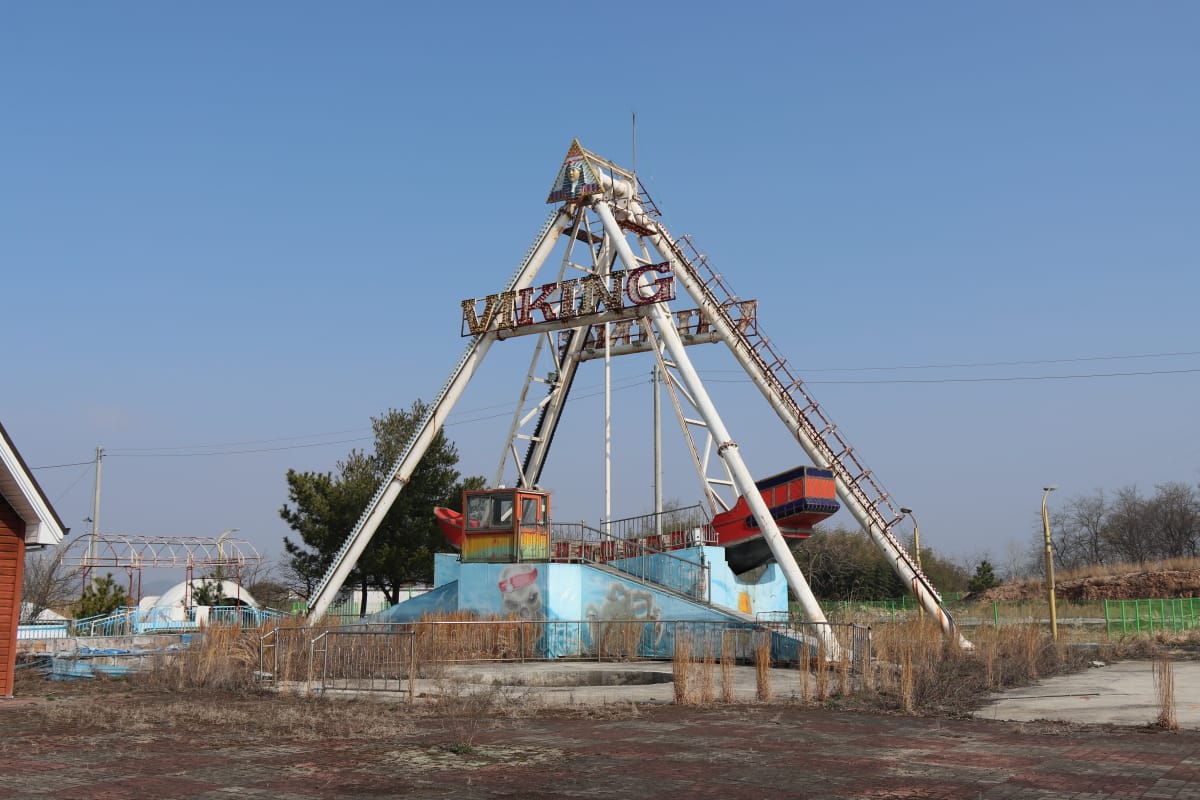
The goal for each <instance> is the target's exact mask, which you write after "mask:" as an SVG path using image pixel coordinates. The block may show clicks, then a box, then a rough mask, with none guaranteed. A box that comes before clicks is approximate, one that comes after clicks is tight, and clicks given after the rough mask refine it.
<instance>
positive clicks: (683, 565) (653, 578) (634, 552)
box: [551, 523, 712, 606]
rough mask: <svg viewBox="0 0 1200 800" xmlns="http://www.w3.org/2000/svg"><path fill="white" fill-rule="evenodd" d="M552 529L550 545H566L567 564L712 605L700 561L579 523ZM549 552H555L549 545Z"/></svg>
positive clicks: (706, 571)
mask: <svg viewBox="0 0 1200 800" xmlns="http://www.w3.org/2000/svg"><path fill="white" fill-rule="evenodd" d="M553 530H554V532H555V533H554V534H553V540H554V542H565V543H566V544H567V548H566V549H567V554H566V556H565V557H564V558H565V559H566V560H568V561H577V562H579V563H582V564H588V565H591V566H594V567H600V568H604V569H608V570H611V571H613V572H615V573H619V574H620V575H622V576H624V577H628V578H630V579H632V580H634V581H637V582H638V583H641V584H642V585H644V586H652V587H654V588H656V589H661V590H663V591H666V592H669V593H671V594H674V595H677V596H679V597H684V598H687V599H688V600H691V601H693V602H697V603H703V604H704V605H709V606H710V605H712V600H711V594H710V589H711V581H710V576H711V573H712V569H711V567H710V565H709V564H706V563H704V561H703V559H702V560H700V561H691V560H689V559H686V558H682V557H680V556H677V555H674V554H673V553H668V552H664V551H662V550H658V549H656V548H653V547H649V546H647V545H646V544H645V542H643V541H641V540H639V539H620V538H613V537H611V536H607V535H605V534H604V533H602V532H601V531H598V530H596V529H595V528H592V527H590V526H588V525H585V524H583V523H566V524H563V523H555V524H554V526H553ZM551 552H555V548H554V546H553V542H552V543H551ZM655 556H657V557H658V558H657V561H654V559H653V557H655ZM655 564H657V566H655Z"/></svg>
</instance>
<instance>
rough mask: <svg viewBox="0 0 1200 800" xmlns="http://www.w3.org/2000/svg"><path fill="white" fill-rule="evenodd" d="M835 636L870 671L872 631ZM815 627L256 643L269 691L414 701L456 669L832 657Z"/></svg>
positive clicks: (466, 631)
mask: <svg viewBox="0 0 1200 800" xmlns="http://www.w3.org/2000/svg"><path fill="white" fill-rule="evenodd" d="M823 624H824V625H825V626H828V627H829V628H830V629H832V632H833V634H834V636H835V638H836V639H837V641H838V642H839V644H840V649H841V653H842V655H843V656H844V657H845V658H846V659H847V661H848V663H847V669H848V671H850V672H853V673H856V674H863V673H865V672H866V671H867V670H868V669H869V668H870V663H871V634H870V629H869V628H866V627H864V626H861V625H851V624H837V623H823ZM816 627H817V626H816V624H815V623H804V622H798V621H796V620H793V619H790V618H788V616H787V615H780V616H779V617H776V618H771V619H763V620H760V621H758V622H731V621H696V620H649V621H646V620H628V619H613V620H600V619H589V620H546V621H531V620H472V621H438V622H433V621H422V622H413V623H396V624H378V623H375V624H362V625H350V626H343V627H339V628H331V629H324V630H318V629H314V628H308V627H295V628H285V627H277V628H273V629H271V630H269V631H266V632H265V633H264V634H262V636H261V637H260V639H259V653H258V655H259V670H258V675H259V677H260V679H261V681H262V682H263V683H265V684H267V685H273V686H281V685H285V684H305V685H307V686H310V687H313V688H320V689H322V690H333V689H339V690H359V691H389V692H400V693H406V694H408V695H409V697H410V698H411V697H412V696H413V693H414V685H415V682H416V681H418V680H421V679H429V678H431V677H436V676H437V675H438V674H439V670H440V669H441V668H442V667H444V666H446V665H453V664H481V663H489V662H527V661H556V662H563V661H662V660H670V659H672V658H674V656H675V648H676V645H677V644H678V643H680V642H685V641H686V642H687V651H688V652H689V653H690V654H691V658H693V659H695V660H705V659H712V660H715V661H723V660H728V659H733V660H735V661H738V662H742V663H752V662H754V661H755V660H756V659H757V658H758V657H759V656H758V654H759V653H760V652H761V650H762V648H763V646H764V643H765V645H766V646H767V647H768V648H769V652H770V654H771V656H770V657H771V660H772V661H773V662H776V663H797V662H803V663H806V664H807V663H814V662H815V661H816V660H817V659H824V658H825V657H826V653H825V650H824V648H823V645H822V644H821V642H822V640H823V637H822V636H820V635H818V634H819V633H820V632H819V631H817V630H816Z"/></svg>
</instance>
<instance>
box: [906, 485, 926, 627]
mask: <svg viewBox="0 0 1200 800" xmlns="http://www.w3.org/2000/svg"><path fill="white" fill-rule="evenodd" d="M900 513H901V514H908V515H909V516H910V517H912V521H913V556H914V557H915V558H916V559H917V569H918V570H920V569H921V526H920V525H918V524H917V516H916V514H913V510H912V509H911V508H901V509H900ZM917 616H919V617H923V616H925V607H924V606H922V605H921V604H920V603H918V604H917Z"/></svg>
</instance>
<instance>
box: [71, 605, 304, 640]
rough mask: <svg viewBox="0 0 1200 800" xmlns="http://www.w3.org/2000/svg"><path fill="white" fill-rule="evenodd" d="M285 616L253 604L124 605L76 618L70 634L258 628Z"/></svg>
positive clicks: (120, 634) (113, 634)
mask: <svg viewBox="0 0 1200 800" xmlns="http://www.w3.org/2000/svg"><path fill="white" fill-rule="evenodd" d="M285 616H286V615H285V614H283V613H282V612H280V611H275V610H273V609H269V608H263V609H258V608H251V607H250V606H191V607H189V608H182V607H156V606H152V607H150V608H139V607H138V606H124V607H122V608H118V609H116V610H115V611H111V612H109V613H107V614H98V615H96V616H94V617H85V618H83V619H77V620H75V621H74V622H73V623H71V626H70V635H71V636H123V635H127V634H142V633H177V632H180V631H194V630H198V629H199V628H201V627H202V626H204V625H218V624H219V625H237V626H239V627H242V628H257V627H259V626H261V625H263V624H264V623H270V622H276V621H278V620H280V619H283V618H284V617H285Z"/></svg>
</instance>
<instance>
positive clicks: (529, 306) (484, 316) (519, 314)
mask: <svg viewBox="0 0 1200 800" xmlns="http://www.w3.org/2000/svg"><path fill="white" fill-rule="evenodd" d="M674 299H675V275H674V273H672V272H671V265H670V264H669V263H666V262H664V263H662V264H648V265H646V266H644V267H638V268H637V269H632V270H629V271H626V270H616V271H614V272H610V273H608V274H607V275H588V276H587V277H586V278H575V279H572V280H569V281H560V282H558V283H545V284H542V285H541V286H538V287H536V288H535V287H532V286H531V287H529V288H528V289H520V290H517V291H510V292H500V293H499V294H489V295H488V296H487V297H485V298H483V300H482V301H481V300H479V298H475V297H473V298H471V299H469V300H463V301H462V312H463V333H462V335H463V336H478V335H479V334H481V333H484V332H486V331H490V330H511V329H514V328H523V327H525V326H527V325H535V324H537V323H541V322H564V321H568V320H574V319H576V318H579V317H589V316H592V315H594V314H597V313H599V312H600V309H601V307H603V308H604V310H605V311H620V310H621V309H623V308H627V307H633V306H648V305H651V304H652V303H665V302H667V301H669V300H674ZM626 301H628V303H629V306H626ZM481 302H482V303H483V309H482V311H481V310H480V308H479V304H480V303H481ZM584 321H585V320H582V319H581V320H580V324H582V323H583V322H584Z"/></svg>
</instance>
